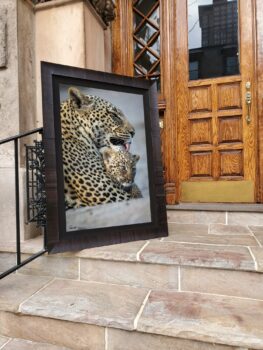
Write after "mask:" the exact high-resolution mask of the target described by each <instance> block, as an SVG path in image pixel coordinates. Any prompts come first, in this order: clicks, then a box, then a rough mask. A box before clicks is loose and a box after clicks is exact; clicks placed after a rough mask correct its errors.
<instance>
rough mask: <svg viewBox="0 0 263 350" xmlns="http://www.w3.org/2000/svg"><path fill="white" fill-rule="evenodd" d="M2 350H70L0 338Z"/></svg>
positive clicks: (28, 341)
mask: <svg viewBox="0 0 263 350" xmlns="http://www.w3.org/2000/svg"><path fill="white" fill-rule="evenodd" d="M0 349H1V350H2V349H3V350H70V349H68V348H65V347H60V346H56V345H52V344H47V343H39V342H34V341H31V340H25V339H16V338H15V339H12V338H7V337H1V336H0Z"/></svg>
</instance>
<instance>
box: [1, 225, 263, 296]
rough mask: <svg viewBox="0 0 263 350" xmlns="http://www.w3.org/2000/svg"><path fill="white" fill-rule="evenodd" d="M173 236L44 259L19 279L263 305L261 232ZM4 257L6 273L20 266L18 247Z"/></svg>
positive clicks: (26, 246)
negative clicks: (37, 278)
mask: <svg viewBox="0 0 263 350" xmlns="http://www.w3.org/2000/svg"><path fill="white" fill-rule="evenodd" d="M169 230H170V232H169V237H167V238H164V239H155V240H150V241H138V242H131V243H124V244H119V245H113V246H106V247H99V248H92V249H85V250H83V251H80V252H76V253H64V254H56V255H50V256H48V255H46V256H41V257H39V258H38V259H36V260H34V261H33V262H31V263H29V264H28V265H26V266H25V267H23V268H21V269H20V270H18V273H19V274H25V275H39V276H48V277H57V278H66V279H73V280H85V281H91V282H99V283H111V284H119V285H129V286H133V287H139V288H149V289H154V290H175V291H178V290H180V291H186V292H201V293H202V292H208V293H213V294H222V295H229V296H231V295H232V296H238V297H246V298H254V299H262V295H263V274H262V272H263V248H262V245H261V243H262V241H263V228H262V226H253V227H247V226H240V225H239V226H238V225H222V224H210V225H206V224H177V223H170V224H169ZM41 244H42V238H41V237H39V238H37V239H33V240H30V241H26V242H24V243H23V244H22V252H23V257H24V258H27V257H28V256H29V255H30V254H32V253H35V252H37V251H39V250H40V249H41V247H42V246H41ZM0 251H2V253H0V271H1V269H2V270H5V269H7V268H8V267H11V266H12V264H14V263H15V254H14V253H12V251H14V246H12V244H11V243H10V244H6V245H5V246H3V245H2V246H1V247H0ZM248 286H249V287H248Z"/></svg>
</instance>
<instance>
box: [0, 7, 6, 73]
mask: <svg viewBox="0 0 263 350" xmlns="http://www.w3.org/2000/svg"><path fill="white" fill-rule="evenodd" d="M6 26H7V18H6V10H2V11H1V13H0V68H5V67H6V65H7V47H6V46H7V30H6V29H7V28H6Z"/></svg>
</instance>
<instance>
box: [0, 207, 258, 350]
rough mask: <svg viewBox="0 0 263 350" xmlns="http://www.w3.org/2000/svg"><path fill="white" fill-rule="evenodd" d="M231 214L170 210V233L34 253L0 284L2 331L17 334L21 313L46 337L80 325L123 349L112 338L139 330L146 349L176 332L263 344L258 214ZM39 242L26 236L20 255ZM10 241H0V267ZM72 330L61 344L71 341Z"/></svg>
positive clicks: (237, 344) (236, 344) (112, 349)
mask: <svg viewBox="0 0 263 350" xmlns="http://www.w3.org/2000/svg"><path fill="white" fill-rule="evenodd" d="M213 214H214V213H213ZM233 214H234V215H233V216H230V215H229V216H228V217H227V218H226V214H225V213H217V214H214V215H212V213H211V215H210V214H209V215H208V216H207V215H203V214H202V213H199V215H197V214H196V213H194V214H193V213H191V214H189V213H181V215H180V216H178V213H175V214H174V213H172V214H170V213H168V216H169V237H165V238H160V239H154V240H150V241H139V242H131V243H125V244H119V245H115V246H108V247H99V248H92V249H85V250H83V251H80V252H76V253H63V254H56V255H53V256H43V257H40V258H38V259H37V260H36V261H34V262H32V263H31V264H30V265H27V266H26V267H24V268H23V269H21V270H19V273H16V274H13V275H11V276H9V277H8V278H5V279H4V280H2V281H1V282H0V329H5V335H8V336H11V337H12V338H13V337H15V338H19V334H20V333H19V332H18V335H17V334H12V332H14V330H16V329H20V331H21V327H23V322H21V317H22V319H25V320H27V322H31V323H30V327H31V328H30V329H33V330H34V327H39V326H40V323H41V322H43V325H44V324H45V327H44V328H45V330H44V328H43V332H45V331H46V333H45V336H46V337H47V339H49V338H48V337H49V336H50V334H51V333H52V332H50V330H51V329H52V328H54V327H58V328H59V329H65V327H68V328H66V329H67V332H70V329H74V327H77V328H76V329H75V330H76V331H78V332H79V331H80V330H79V329H80V327H82V326H83V327H84V328H83V329H82V328H81V332H83V333H82V334H83V337H84V338H85V334H89V337H88V338H87V337H86V338H85V339H86V341H91V340H90V339H93V340H92V341H95V340H94V339H95V337H92V334H96V341H97V340H98V339H100V340H99V341H100V345H98V344H97V345H96V346H94V349H104V346H105V344H104V341H105V339H106V338H107V337H108V349H109V350H119V349H121V350H122V348H118V347H116V346H117V345H116V344H126V342H127V341H126V339H127V337H128V338H130V339H131V342H135V344H137V341H138V340H137V338H136V337H137V334H138V336H139V337H141V338H142V343H144V342H145V344H146V345H145V347H142V349H146V348H147V344H148V341H149V342H150V343H151V342H152V344H155V345H152V349H159V348H160V344H164V343H165V344H166V343H167V344H173V342H174V341H175V339H179V338H180V339H179V340H180V341H182V342H188V341H189V342H190V343H189V344H188V343H187V344H188V345H187V344H186V343H185V344H184V345H178V344H179V343H178V342H177V341H176V345H169V346H170V347H171V348H173V349H191V350H192V349H198V350H199V349H207V350H209V349H210V348H213V349H219V348H220V349H221V348H222V349H223V348H224V349H241V347H242V350H243V349H246V350H247V349H263V273H260V272H263V247H262V245H263V220H262V215H261V214H260V215H254V214H253V215H254V216H253V220H254V221H253V222H252V221H249V218H250V217H249V216H247V214H245V215H246V218H247V220H248V221H245V219H244V217H241V218H240V216H238V213H233ZM182 217H183V219H184V221H183V220H182ZM186 222H188V223H186ZM245 222H247V224H245ZM226 223H231V224H226ZM251 223H256V224H257V225H252V224H251ZM41 245H42V238H41V237H38V238H36V239H32V240H30V241H27V242H24V243H23V244H22V251H23V253H24V254H25V255H24V256H25V257H26V256H27V254H32V253H34V252H37V251H39V250H40V249H41ZM14 248H15V246H14V243H8V244H5V245H3V244H2V246H0V251H2V254H0V267H1V261H2V262H3V261H6V260H8V259H9V258H10V259H11V258H12V259H13V255H14V254H12V252H14V250H15V249H14ZM1 255H2V260H1ZM10 261H11V260H10ZM33 275H34V276H33ZM10 291H11V292H10ZM28 317H29V318H28ZM42 320H43V321H42ZM47 320H48V322H47ZM54 322H55V323H54ZM58 322H60V323H58ZM61 322H62V323H61ZM63 322H65V323H63ZM9 324H10V325H11V326H10V327H11V329H9V328H8V327H9V326H8V325H9ZM91 327H95V328H91ZM23 331H24V332H26V328H25V329H24V330H23ZM131 331H132V332H131ZM118 332H119V333H118ZM32 334H34V331H32ZM65 334H66V332H65ZM28 337H29V339H31V338H30V334H28ZM147 337H149V339H148V338H147ZM158 337H161V338H160V339H159V338H158ZM162 337H164V338H162ZM70 338H72V336H69V337H67V339H68V340H67V342H66V341H65V342H64V343H62V344H60V345H61V346H62V345H63V346H68V347H69V348H70V347H71V346H70V345H71V344H72V343H71V339H70ZM133 338H134V339H133ZM146 338H147V339H148V340H146ZM186 339H188V340H186ZM31 340H34V341H41V339H38V338H37V337H36V338H33V339H31ZM1 341H2V339H1V337H0V348H1V346H2V343H1ZM192 341H194V342H195V343H191V342H192ZM16 342H19V340H13V339H9V340H8V342H7V343H6V345H4V346H5V347H4V349H5V350H8V349H16V348H21V349H24V348H23V346H24V344H22V343H21V347H14V346H15V345H16ZM22 342H23V341H22ZM50 342H51V343H52V342H53V343H54V339H53V338H52V339H51V340H50ZM196 342H205V343H200V344H201V345H200V344H199V345H196V344H197V343H196ZM142 343H141V344H142ZM212 343H216V344H217V345H212ZM156 344H159V345H158V346H157V345H156ZM209 344H210V345H209ZM219 344H224V345H219ZM8 346H9V347H8ZM12 346H13V347H12ZM19 346H20V345H19ZM30 346H31V345H28V349H31V348H30ZM41 346H42V345H41ZM43 346H44V345H43ZM120 346H121V345H120ZM167 346H168V345H167ZM177 346H178V347H177ZM180 346H181V347H180ZM182 346H184V347H182ZM195 346H197V347H195ZM211 346H213V347H211ZM79 348H81V349H82V347H81V345H80V347H79ZM91 348H92V347H91ZM39 349H42V348H39ZM43 349H46V348H45V347H43ZM47 349H49V348H48V347H47ZM50 349H53V348H52V347H51V348H50ZM55 349H56V348H55V347H54V350H55ZM127 349H134V348H133V347H132V345H131V347H128V346H127ZM136 349H137V350H140V347H138V346H136Z"/></svg>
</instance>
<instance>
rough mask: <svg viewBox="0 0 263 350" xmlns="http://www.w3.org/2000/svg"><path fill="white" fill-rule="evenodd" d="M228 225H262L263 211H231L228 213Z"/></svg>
mask: <svg viewBox="0 0 263 350" xmlns="http://www.w3.org/2000/svg"><path fill="white" fill-rule="evenodd" d="M228 224H229V225H245V226H246V225H254V226H260V225H263V213H251V212H249V213H240V212H231V213H228Z"/></svg>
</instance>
